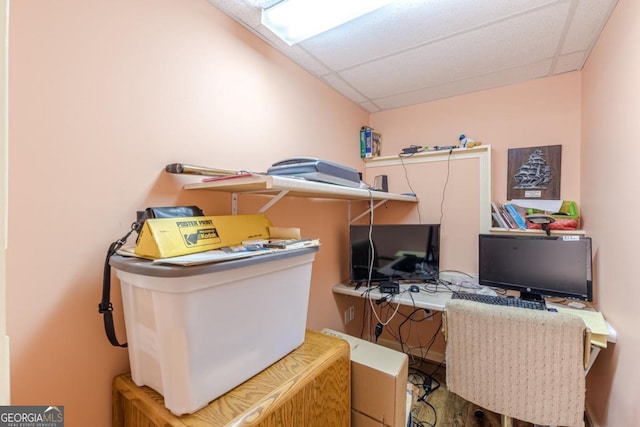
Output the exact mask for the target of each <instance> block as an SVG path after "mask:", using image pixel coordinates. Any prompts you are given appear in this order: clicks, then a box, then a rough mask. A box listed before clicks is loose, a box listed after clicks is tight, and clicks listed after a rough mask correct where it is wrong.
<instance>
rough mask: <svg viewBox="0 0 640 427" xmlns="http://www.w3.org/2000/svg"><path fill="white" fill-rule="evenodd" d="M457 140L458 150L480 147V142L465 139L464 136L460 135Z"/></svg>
mask: <svg viewBox="0 0 640 427" xmlns="http://www.w3.org/2000/svg"><path fill="white" fill-rule="evenodd" d="M458 140H459V141H460V148H473V147H478V146H480V145H482V142H480V141H476V140H474V139H471V138H467V136H466V135H465V134H462V135H460V136H459V137H458Z"/></svg>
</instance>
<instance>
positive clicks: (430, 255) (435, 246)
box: [349, 224, 440, 283]
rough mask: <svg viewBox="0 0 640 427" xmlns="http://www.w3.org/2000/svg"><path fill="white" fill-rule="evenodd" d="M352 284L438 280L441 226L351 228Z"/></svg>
mask: <svg viewBox="0 0 640 427" xmlns="http://www.w3.org/2000/svg"><path fill="white" fill-rule="evenodd" d="M349 243H350V249H351V250H350V276H351V277H350V281H351V282H353V283H367V282H368V281H369V280H371V281H372V282H380V281H383V280H418V281H427V280H433V279H437V278H438V276H439V268H440V224H374V225H351V226H350V229H349Z"/></svg>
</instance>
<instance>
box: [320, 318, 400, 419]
mask: <svg viewBox="0 0 640 427" xmlns="http://www.w3.org/2000/svg"><path fill="white" fill-rule="evenodd" d="M322 332H323V333H325V334H328V335H332V336H335V337H338V338H342V339H343V340H345V341H347V342H348V343H349V345H350V347H351V411H352V412H351V414H352V417H351V425H352V427H370V426H376V427H380V426H385V427H404V426H406V420H407V381H408V371H409V358H408V357H407V355H406V354H404V353H401V352H399V351H396V350H392V349H390V348H387V347H383V346H381V345H378V344H375V343H372V342H369V341H365V340H362V339H360V338H356V337H352V336H350V335H347V334H343V333H341V332H336V331H333V330H331V329H324V330H323V331H322Z"/></svg>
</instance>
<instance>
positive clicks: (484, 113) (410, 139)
mask: <svg viewBox="0 0 640 427" xmlns="http://www.w3.org/2000/svg"><path fill="white" fill-rule="evenodd" d="M370 123H371V126H372V127H374V128H376V129H378V130H380V131H381V132H382V134H383V141H384V142H383V148H382V150H383V153H382V155H383V156H392V155H396V154H398V153H399V152H400V151H401V150H402V148H403V147H408V146H410V145H419V146H424V145H428V146H435V145H438V146H447V145H456V144H458V136H459V135H460V134H462V133H464V134H466V135H467V136H468V137H470V138H473V139H476V140H479V141H482V142H483V143H485V144H490V145H491V147H492V160H493V164H492V171H493V174H492V182H493V189H492V194H493V198H494V199H495V200H499V201H503V202H504V201H505V200H506V197H507V187H506V186H507V173H506V171H507V150H508V149H509V148H520V147H534V146H538V145H562V176H561V198H562V199H567V200H575V201H577V202H579V201H580V183H579V179H578V175H579V171H580V132H579V129H580V73H567V74H563V75H560V76H557V77H552V78H545V79H538V80H533V81H529V82H526V83H522V84H517V85H511V86H506V87H502V88H498V89H492V90H485V91H481V92H476V93H472V94H468V95H462V96H456V97H452V98H447V99H443V100H439V101H434V102H428V103H425V104H419V105H414V106H411V107H406V108H399V109H396V110H391V111H384V112H380V113H375V114H372V115H371V120H370Z"/></svg>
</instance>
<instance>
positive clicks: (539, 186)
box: [507, 145, 562, 200]
mask: <svg viewBox="0 0 640 427" xmlns="http://www.w3.org/2000/svg"><path fill="white" fill-rule="evenodd" d="M561 163H562V145H547V146H540V147H528V148H511V149H509V164H508V168H507V173H508V176H507V199H508V200H513V199H545V200H559V199H560V171H561V169H560V167H561Z"/></svg>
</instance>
